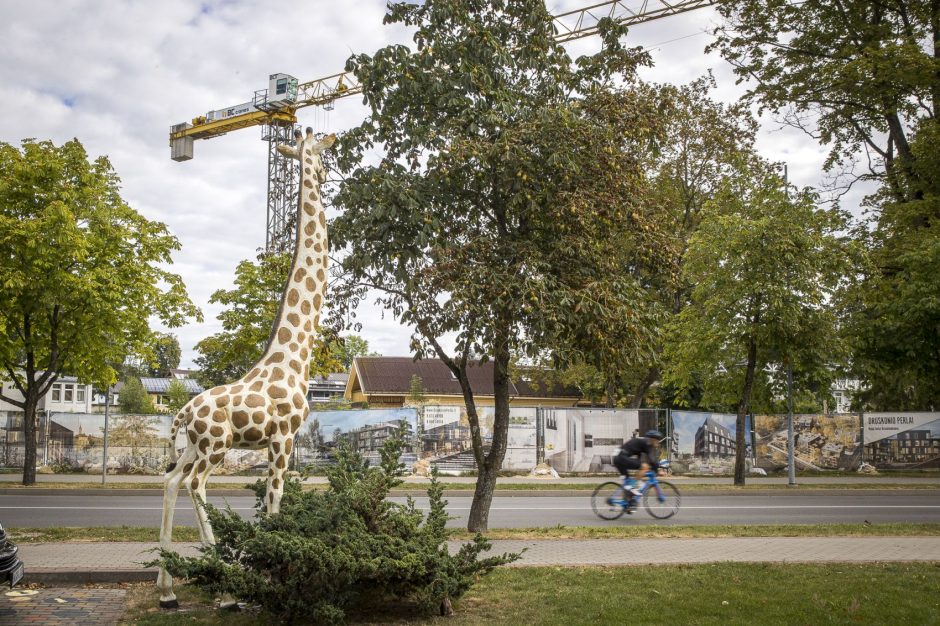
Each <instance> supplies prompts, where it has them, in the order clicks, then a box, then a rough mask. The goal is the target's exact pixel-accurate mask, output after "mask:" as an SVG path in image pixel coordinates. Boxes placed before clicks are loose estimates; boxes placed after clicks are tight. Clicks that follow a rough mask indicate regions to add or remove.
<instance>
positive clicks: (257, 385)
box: [246, 380, 264, 406]
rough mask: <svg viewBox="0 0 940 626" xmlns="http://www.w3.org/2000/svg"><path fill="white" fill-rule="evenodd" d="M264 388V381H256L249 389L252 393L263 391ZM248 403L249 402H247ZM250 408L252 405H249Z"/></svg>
mask: <svg viewBox="0 0 940 626" xmlns="http://www.w3.org/2000/svg"><path fill="white" fill-rule="evenodd" d="M263 387H264V383H263V382H262V381H260V380H256V381H255V382H253V383H251V387H249V389H250V390H251V391H261V389H262V388H263ZM249 397H250V396H249ZM246 402H247V400H246ZM249 406H250V405H249Z"/></svg>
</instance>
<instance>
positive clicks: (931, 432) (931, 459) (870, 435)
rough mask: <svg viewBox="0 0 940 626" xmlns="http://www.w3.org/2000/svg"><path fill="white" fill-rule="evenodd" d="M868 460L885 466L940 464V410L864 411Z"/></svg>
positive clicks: (913, 466)
mask: <svg viewBox="0 0 940 626" xmlns="http://www.w3.org/2000/svg"><path fill="white" fill-rule="evenodd" d="M864 424H865V460H866V461H867V462H869V463H871V464H872V465H874V466H875V467H878V468H882V469H904V468H910V469H923V468H932V467H940V413H936V412H933V413H927V412H923V413H920V412H917V413H914V412H896V413H865V422H864Z"/></svg>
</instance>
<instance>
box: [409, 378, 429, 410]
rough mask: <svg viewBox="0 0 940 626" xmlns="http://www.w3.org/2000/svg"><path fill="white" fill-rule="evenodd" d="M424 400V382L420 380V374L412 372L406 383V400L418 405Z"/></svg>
mask: <svg viewBox="0 0 940 626" xmlns="http://www.w3.org/2000/svg"><path fill="white" fill-rule="evenodd" d="M424 400H425V396H424V383H423V382H422V381H421V377H420V376H418V375H417V374H412V375H411V380H410V381H409V383H408V402H411V403H412V404H414V405H415V406H420V405H421V404H423V403H424Z"/></svg>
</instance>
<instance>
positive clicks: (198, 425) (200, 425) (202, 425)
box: [193, 421, 208, 435]
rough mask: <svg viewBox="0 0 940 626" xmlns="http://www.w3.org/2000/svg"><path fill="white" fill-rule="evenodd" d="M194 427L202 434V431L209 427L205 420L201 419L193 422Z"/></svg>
mask: <svg viewBox="0 0 940 626" xmlns="http://www.w3.org/2000/svg"><path fill="white" fill-rule="evenodd" d="M193 428H194V429H195V430H196V432H197V433H199V434H200V435H201V434H202V433H204V432H206V428H208V426H207V425H206V423H205V422H203V421H199V422H196V423H195V424H193Z"/></svg>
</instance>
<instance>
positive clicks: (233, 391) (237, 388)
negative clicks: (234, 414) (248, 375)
mask: <svg viewBox="0 0 940 626" xmlns="http://www.w3.org/2000/svg"><path fill="white" fill-rule="evenodd" d="M244 387H245V386H244V385H235V386H234V387H232V388H231V389H229V393H231V394H232V395H234V394H236V393H241V392H242V389H244Z"/></svg>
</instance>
